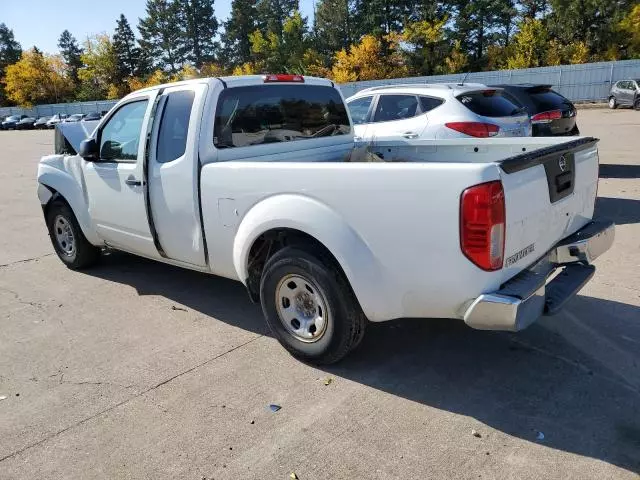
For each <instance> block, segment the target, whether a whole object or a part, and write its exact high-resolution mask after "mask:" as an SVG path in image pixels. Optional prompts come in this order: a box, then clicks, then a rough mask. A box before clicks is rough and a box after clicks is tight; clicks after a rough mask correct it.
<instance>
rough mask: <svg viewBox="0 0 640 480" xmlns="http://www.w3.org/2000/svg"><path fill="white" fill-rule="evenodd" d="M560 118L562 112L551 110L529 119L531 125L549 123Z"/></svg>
mask: <svg viewBox="0 0 640 480" xmlns="http://www.w3.org/2000/svg"><path fill="white" fill-rule="evenodd" d="M560 118H562V110H551V111H549V112H542V113H538V114H537V115H534V116H533V117H531V123H550V122H552V121H553V120H559V119H560Z"/></svg>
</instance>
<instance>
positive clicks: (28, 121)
mask: <svg viewBox="0 0 640 480" xmlns="http://www.w3.org/2000/svg"><path fill="white" fill-rule="evenodd" d="M36 120H37V118H35V117H25V118H23V119H22V120H20V121H19V122H18V123H16V130H33V124H34V123H35V122H36Z"/></svg>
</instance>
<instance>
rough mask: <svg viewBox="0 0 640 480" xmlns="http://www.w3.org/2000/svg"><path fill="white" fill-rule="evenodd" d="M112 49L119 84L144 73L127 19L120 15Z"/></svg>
mask: <svg viewBox="0 0 640 480" xmlns="http://www.w3.org/2000/svg"><path fill="white" fill-rule="evenodd" d="M113 49H114V51H115V54H116V57H117V70H118V80H119V81H120V82H123V81H125V80H126V79H127V78H128V77H133V76H136V75H140V74H141V73H145V72H144V71H145V70H146V69H145V68H144V65H142V63H141V62H142V52H141V49H140V47H138V45H137V44H136V36H135V35H134V33H133V30H132V29H131V26H130V25H129V22H128V21H127V17H125V16H124V15H123V14H120V18H119V19H118V21H117V25H116V30H115V32H114V34H113Z"/></svg>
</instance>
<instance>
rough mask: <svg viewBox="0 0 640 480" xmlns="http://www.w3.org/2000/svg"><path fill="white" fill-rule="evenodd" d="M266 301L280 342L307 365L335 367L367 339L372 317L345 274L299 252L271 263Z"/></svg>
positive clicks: (286, 252) (284, 253) (263, 291)
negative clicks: (367, 319) (333, 364)
mask: <svg viewBox="0 0 640 480" xmlns="http://www.w3.org/2000/svg"><path fill="white" fill-rule="evenodd" d="M260 299H261V303H262V311H263V313H264V316H265V319H266V321H267V323H268V325H269V327H270V329H271V331H272V332H273V334H274V335H275V337H276V338H277V339H278V341H279V342H280V343H281V344H282V346H283V347H284V348H286V349H287V350H288V351H289V352H290V353H291V354H292V355H293V356H295V357H297V358H299V359H301V360H303V361H307V362H311V363H315V364H329V363H335V362H337V361H339V360H341V359H342V358H344V357H345V356H346V355H347V353H349V351H350V350H351V349H353V348H355V347H356V346H357V344H358V343H360V341H361V340H362V336H363V335H364V329H365V325H366V318H365V316H364V314H363V313H362V310H361V309H360V305H359V304H358V301H357V300H356V298H355V295H354V294H353V292H352V291H351V287H350V286H349V284H348V282H347V280H346V279H345V278H344V276H343V274H342V272H340V271H339V269H338V268H336V267H335V266H334V265H331V264H330V262H328V261H326V260H325V261H323V260H320V258H319V257H316V256H315V255H312V254H310V253H308V252H306V251H304V250H301V249H299V248H296V247H286V248H284V249H282V250H280V251H279V252H277V253H276V254H275V255H274V256H273V257H271V258H270V259H269V260H268V261H267V264H266V265H265V268H264V272H263V274H262V280H261V282H260Z"/></svg>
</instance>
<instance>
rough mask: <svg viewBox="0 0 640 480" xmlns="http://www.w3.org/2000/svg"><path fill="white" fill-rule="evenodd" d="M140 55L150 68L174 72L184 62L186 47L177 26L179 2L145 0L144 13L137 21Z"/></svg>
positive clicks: (181, 32)
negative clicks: (141, 51)
mask: <svg viewBox="0 0 640 480" xmlns="http://www.w3.org/2000/svg"><path fill="white" fill-rule="evenodd" d="M138 30H139V31H140V36H141V37H142V38H141V40H140V46H141V47H142V50H143V55H145V56H146V57H147V58H150V59H151V63H152V66H153V68H159V69H162V70H164V71H167V72H170V73H172V74H175V73H177V72H178V71H179V70H180V68H181V67H182V65H183V64H184V63H185V61H186V57H187V48H186V45H185V42H184V34H183V26H181V25H180V2H179V1H172V0H147V10H146V16H145V17H144V18H141V19H140V23H139V24H138Z"/></svg>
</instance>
